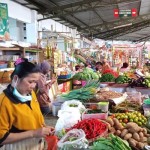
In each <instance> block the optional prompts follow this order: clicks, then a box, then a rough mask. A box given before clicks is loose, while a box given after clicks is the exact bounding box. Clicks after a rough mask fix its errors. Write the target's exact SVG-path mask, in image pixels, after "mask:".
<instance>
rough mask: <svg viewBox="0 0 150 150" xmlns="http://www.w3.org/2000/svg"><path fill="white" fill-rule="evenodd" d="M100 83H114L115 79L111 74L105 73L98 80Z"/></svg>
mask: <svg viewBox="0 0 150 150" xmlns="http://www.w3.org/2000/svg"><path fill="white" fill-rule="evenodd" d="M100 81H101V82H113V81H115V77H114V76H113V75H112V74H109V73H106V74H104V75H102V77H101V78H100Z"/></svg>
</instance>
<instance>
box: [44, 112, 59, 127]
mask: <svg viewBox="0 0 150 150" xmlns="http://www.w3.org/2000/svg"><path fill="white" fill-rule="evenodd" d="M44 119H45V123H46V125H50V126H53V127H55V125H56V122H57V120H58V117H54V116H52V114H49V115H47V116H45V117H44Z"/></svg>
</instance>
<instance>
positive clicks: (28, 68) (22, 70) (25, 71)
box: [11, 59, 40, 79]
mask: <svg viewBox="0 0 150 150" xmlns="http://www.w3.org/2000/svg"><path fill="white" fill-rule="evenodd" d="M39 72H40V69H39V68H38V67H37V66H36V65H34V64H33V63H31V62H28V60H27V59H26V60H24V62H20V63H19V64H17V65H15V70H14V71H13V73H12V74H11V79H13V77H14V75H17V76H18V77H19V78H25V77H27V76H28V75H29V74H31V73H39Z"/></svg>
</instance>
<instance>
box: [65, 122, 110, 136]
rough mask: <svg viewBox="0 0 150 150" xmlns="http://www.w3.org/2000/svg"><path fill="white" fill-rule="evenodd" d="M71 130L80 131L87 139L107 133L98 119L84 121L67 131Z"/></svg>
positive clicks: (104, 126)
mask: <svg viewBox="0 0 150 150" xmlns="http://www.w3.org/2000/svg"><path fill="white" fill-rule="evenodd" d="M72 129H82V130H83V131H84V132H85V135H86V138H87V139H93V138H96V137H98V136H101V135H102V134H104V133H105V132H106V131H107V125H106V124H105V123H103V122H101V121H100V120H98V119H85V120H82V121H80V122H78V123H77V124H75V125H74V126H73V127H72V128H70V129H67V130H68V131H69V130H72Z"/></svg>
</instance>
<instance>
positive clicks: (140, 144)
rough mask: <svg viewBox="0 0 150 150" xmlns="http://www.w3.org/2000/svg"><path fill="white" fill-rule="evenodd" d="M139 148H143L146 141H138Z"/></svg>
mask: <svg viewBox="0 0 150 150" xmlns="http://www.w3.org/2000/svg"><path fill="white" fill-rule="evenodd" d="M136 146H137V147H138V148H139V149H143V148H144V146H145V145H144V143H141V142H138V143H137V145H136Z"/></svg>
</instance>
